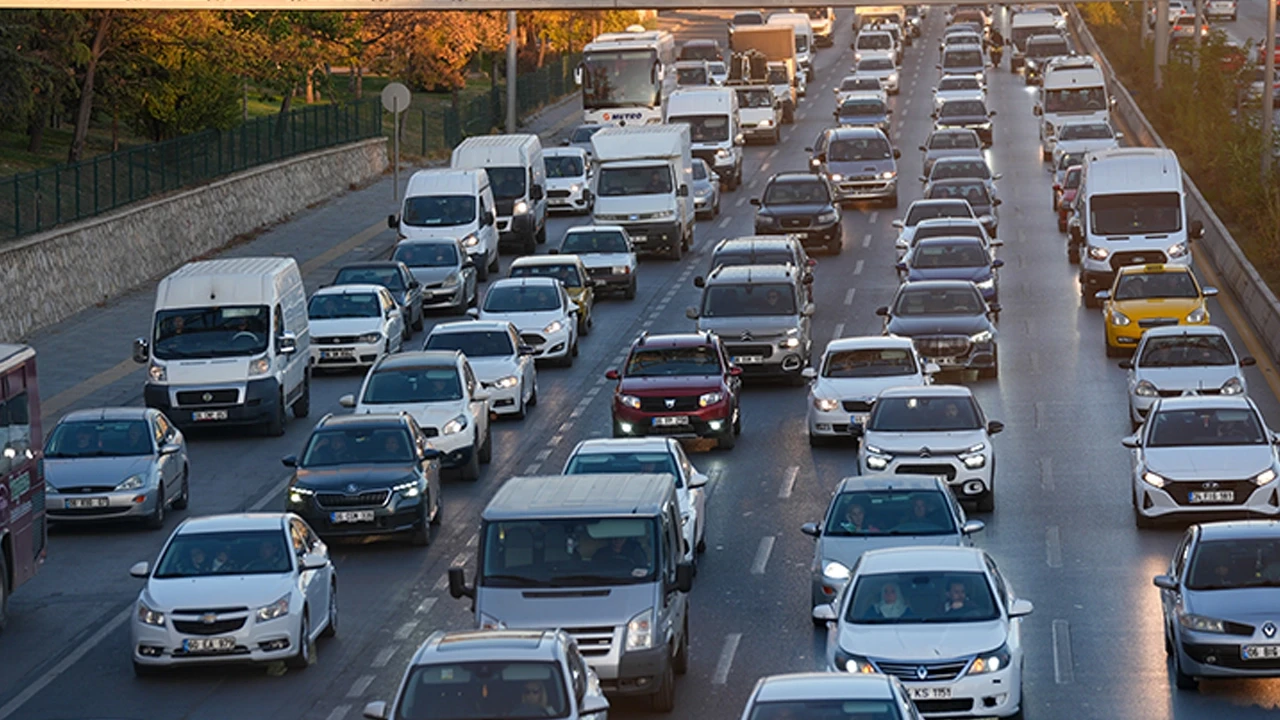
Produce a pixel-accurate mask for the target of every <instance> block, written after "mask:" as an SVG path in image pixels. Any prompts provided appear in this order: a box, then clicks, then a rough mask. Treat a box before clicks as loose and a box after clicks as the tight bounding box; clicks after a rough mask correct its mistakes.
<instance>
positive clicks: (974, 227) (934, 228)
mask: <svg viewBox="0 0 1280 720" xmlns="http://www.w3.org/2000/svg"><path fill="white" fill-rule="evenodd" d="M965 217H969V216H968V215H966V216H965ZM937 237H971V238H977V239H979V240H983V241H985V240H986V236H985V234H984V231H983V229H982V226H981V225H979V224H978V223H977V222H967V223H939V224H936V225H934V224H930V223H925V224H924V225H920V226H918V227H917V228H916V234H915V235H913V236H912V237H911V244H912V246H915V245H917V244H919V243H920V241H921V240H928V239H929V238H937Z"/></svg>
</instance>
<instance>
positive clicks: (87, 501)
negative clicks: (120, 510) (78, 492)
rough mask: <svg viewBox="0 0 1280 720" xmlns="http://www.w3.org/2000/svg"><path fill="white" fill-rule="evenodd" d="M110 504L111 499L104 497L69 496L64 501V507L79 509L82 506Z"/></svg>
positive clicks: (100, 506)
mask: <svg viewBox="0 0 1280 720" xmlns="http://www.w3.org/2000/svg"><path fill="white" fill-rule="evenodd" d="M110 504H111V501H109V500H107V499H106V498H104V497H92V498H70V499H68V500H67V501H66V505H65V506H64V507H66V508H67V509H68V510H81V509H84V508H104V507H106V506H108V505H110Z"/></svg>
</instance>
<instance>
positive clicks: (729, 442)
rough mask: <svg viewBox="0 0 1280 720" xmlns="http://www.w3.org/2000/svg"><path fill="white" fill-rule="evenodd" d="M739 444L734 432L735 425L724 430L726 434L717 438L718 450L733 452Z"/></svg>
mask: <svg viewBox="0 0 1280 720" xmlns="http://www.w3.org/2000/svg"><path fill="white" fill-rule="evenodd" d="M737 444H738V436H737V435H735V434H734V432H733V425H730V426H729V427H727V428H725V429H724V432H722V433H720V434H719V435H717V436H716V449H718V450H732V449H733V447H734V446H735V445H737Z"/></svg>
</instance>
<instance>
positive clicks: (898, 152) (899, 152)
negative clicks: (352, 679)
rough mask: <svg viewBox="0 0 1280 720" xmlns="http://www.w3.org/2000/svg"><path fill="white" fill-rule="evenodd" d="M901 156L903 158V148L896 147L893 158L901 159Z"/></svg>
mask: <svg viewBox="0 0 1280 720" xmlns="http://www.w3.org/2000/svg"><path fill="white" fill-rule="evenodd" d="M901 158H902V151H901V150H899V149H898V148H894V149H893V159H894V160H899V159H901Z"/></svg>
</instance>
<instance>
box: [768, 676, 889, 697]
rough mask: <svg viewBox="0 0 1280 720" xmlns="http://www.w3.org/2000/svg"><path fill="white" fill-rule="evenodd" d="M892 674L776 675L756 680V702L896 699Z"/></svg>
mask: <svg viewBox="0 0 1280 720" xmlns="http://www.w3.org/2000/svg"><path fill="white" fill-rule="evenodd" d="M892 682H893V681H892V680H890V679H889V676H888V675H879V674H875V675H861V674H851V673H833V672H807V673H790V674H787V675H772V676H769V677H764V678H761V679H760V682H759V683H757V684H756V692H755V695H754V700H755V701H756V702H779V701H787V700H854V699H858V700H864V699H865V700H892V699H893V697H894V695H893V690H892V689H891V688H892Z"/></svg>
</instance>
